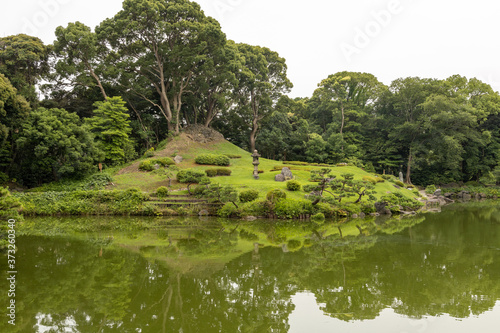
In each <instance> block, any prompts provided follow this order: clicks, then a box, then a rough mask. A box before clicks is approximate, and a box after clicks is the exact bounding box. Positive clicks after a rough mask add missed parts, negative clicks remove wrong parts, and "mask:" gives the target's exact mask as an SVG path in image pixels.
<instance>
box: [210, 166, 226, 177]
mask: <svg viewBox="0 0 500 333" xmlns="http://www.w3.org/2000/svg"><path fill="white" fill-rule="evenodd" d="M205 173H206V174H207V176H208V177H215V176H231V173H232V171H231V170H230V169H222V168H220V169H207V170H205Z"/></svg>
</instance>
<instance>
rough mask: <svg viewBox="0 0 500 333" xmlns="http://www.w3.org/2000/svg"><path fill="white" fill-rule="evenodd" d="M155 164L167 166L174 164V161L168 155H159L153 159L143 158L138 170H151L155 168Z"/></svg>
mask: <svg viewBox="0 0 500 333" xmlns="http://www.w3.org/2000/svg"><path fill="white" fill-rule="evenodd" d="M155 164H158V165H160V166H162V167H168V166H170V165H174V164H175V162H174V161H173V160H172V159H171V158H170V157H160V158H155V159H149V160H144V161H141V163H139V170H142V171H153V170H154V169H155Z"/></svg>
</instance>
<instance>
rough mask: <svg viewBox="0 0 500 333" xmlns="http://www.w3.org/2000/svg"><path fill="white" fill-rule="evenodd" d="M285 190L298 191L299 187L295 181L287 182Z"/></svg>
mask: <svg viewBox="0 0 500 333" xmlns="http://www.w3.org/2000/svg"><path fill="white" fill-rule="evenodd" d="M286 188H287V190H288V191H300V188H301V185H300V183H299V182H298V181H296V180H289V181H287V182H286Z"/></svg>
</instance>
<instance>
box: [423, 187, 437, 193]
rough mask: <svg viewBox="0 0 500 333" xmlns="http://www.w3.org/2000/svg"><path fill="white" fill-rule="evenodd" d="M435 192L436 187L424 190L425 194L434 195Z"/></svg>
mask: <svg viewBox="0 0 500 333" xmlns="http://www.w3.org/2000/svg"><path fill="white" fill-rule="evenodd" d="M434 192H436V185H429V186H427V187H426V188H425V193H427V194H434Z"/></svg>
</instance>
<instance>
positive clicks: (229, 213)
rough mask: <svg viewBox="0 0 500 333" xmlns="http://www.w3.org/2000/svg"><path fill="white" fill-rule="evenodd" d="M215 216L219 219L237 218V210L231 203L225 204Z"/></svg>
mask: <svg viewBox="0 0 500 333" xmlns="http://www.w3.org/2000/svg"><path fill="white" fill-rule="evenodd" d="M217 215H218V216H220V217H225V218H228V217H237V216H239V211H238V208H237V207H235V206H234V205H233V204H231V203H226V204H225V205H224V206H222V208H220V209H219V210H218V211H217Z"/></svg>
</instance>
